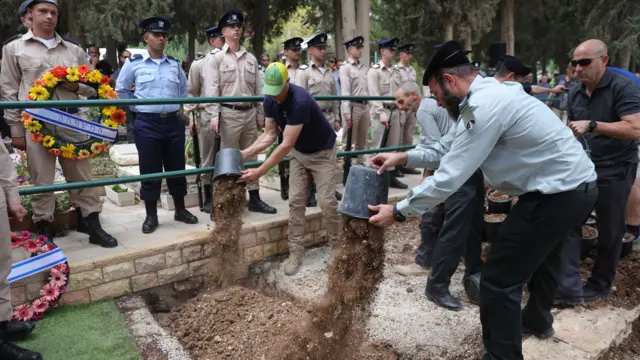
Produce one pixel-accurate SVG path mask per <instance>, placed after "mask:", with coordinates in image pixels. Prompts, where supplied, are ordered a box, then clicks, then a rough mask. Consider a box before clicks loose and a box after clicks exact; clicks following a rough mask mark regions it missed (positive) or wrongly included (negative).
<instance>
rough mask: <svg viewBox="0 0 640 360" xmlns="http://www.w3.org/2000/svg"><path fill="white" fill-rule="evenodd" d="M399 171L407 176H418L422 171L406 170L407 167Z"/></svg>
mask: <svg viewBox="0 0 640 360" xmlns="http://www.w3.org/2000/svg"><path fill="white" fill-rule="evenodd" d="M401 171H402V172H403V173H405V174H407V175H420V174H422V171H420V170H416V169H412V168H408V167H403V168H402V170H401Z"/></svg>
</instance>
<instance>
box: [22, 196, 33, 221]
mask: <svg viewBox="0 0 640 360" xmlns="http://www.w3.org/2000/svg"><path fill="white" fill-rule="evenodd" d="M32 200H33V195H22V196H20V201H21V202H22V207H23V208H24V209H25V210H27V216H26V218H27V219H29V218H31V217H32V216H33V206H32V205H31V201H32Z"/></svg>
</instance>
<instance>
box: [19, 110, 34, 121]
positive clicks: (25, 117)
mask: <svg viewBox="0 0 640 360" xmlns="http://www.w3.org/2000/svg"><path fill="white" fill-rule="evenodd" d="M31 120H33V117H31V115H29V114H27V113H26V112H24V111H23V112H22V117H21V118H20V121H22V123H23V124H24V123H28V122H31Z"/></svg>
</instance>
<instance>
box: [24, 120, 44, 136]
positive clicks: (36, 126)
mask: <svg viewBox="0 0 640 360" xmlns="http://www.w3.org/2000/svg"><path fill="white" fill-rule="evenodd" d="M24 127H25V128H27V130H29V131H31V132H32V133H34V132H38V131H40V129H42V124H40V122H39V121H38V120H32V121H31V122H30V123H25V124H24Z"/></svg>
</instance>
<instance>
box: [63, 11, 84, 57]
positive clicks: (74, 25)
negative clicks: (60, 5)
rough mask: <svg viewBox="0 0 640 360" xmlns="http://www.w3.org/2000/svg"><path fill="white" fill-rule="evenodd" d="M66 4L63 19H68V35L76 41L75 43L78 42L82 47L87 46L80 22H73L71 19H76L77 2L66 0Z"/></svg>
mask: <svg viewBox="0 0 640 360" xmlns="http://www.w3.org/2000/svg"><path fill="white" fill-rule="evenodd" d="M65 2H66V3H67V7H66V11H67V13H66V16H65V18H66V19H68V20H67V21H68V23H69V35H70V36H71V37H72V38H73V39H74V40H76V41H77V42H79V43H80V44H82V45H83V46H85V45H87V37H86V36H85V33H84V26H83V25H82V21H73V20H72V19H77V16H76V15H77V14H78V10H77V9H78V6H77V5H78V2H77V0H67V1H65Z"/></svg>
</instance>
